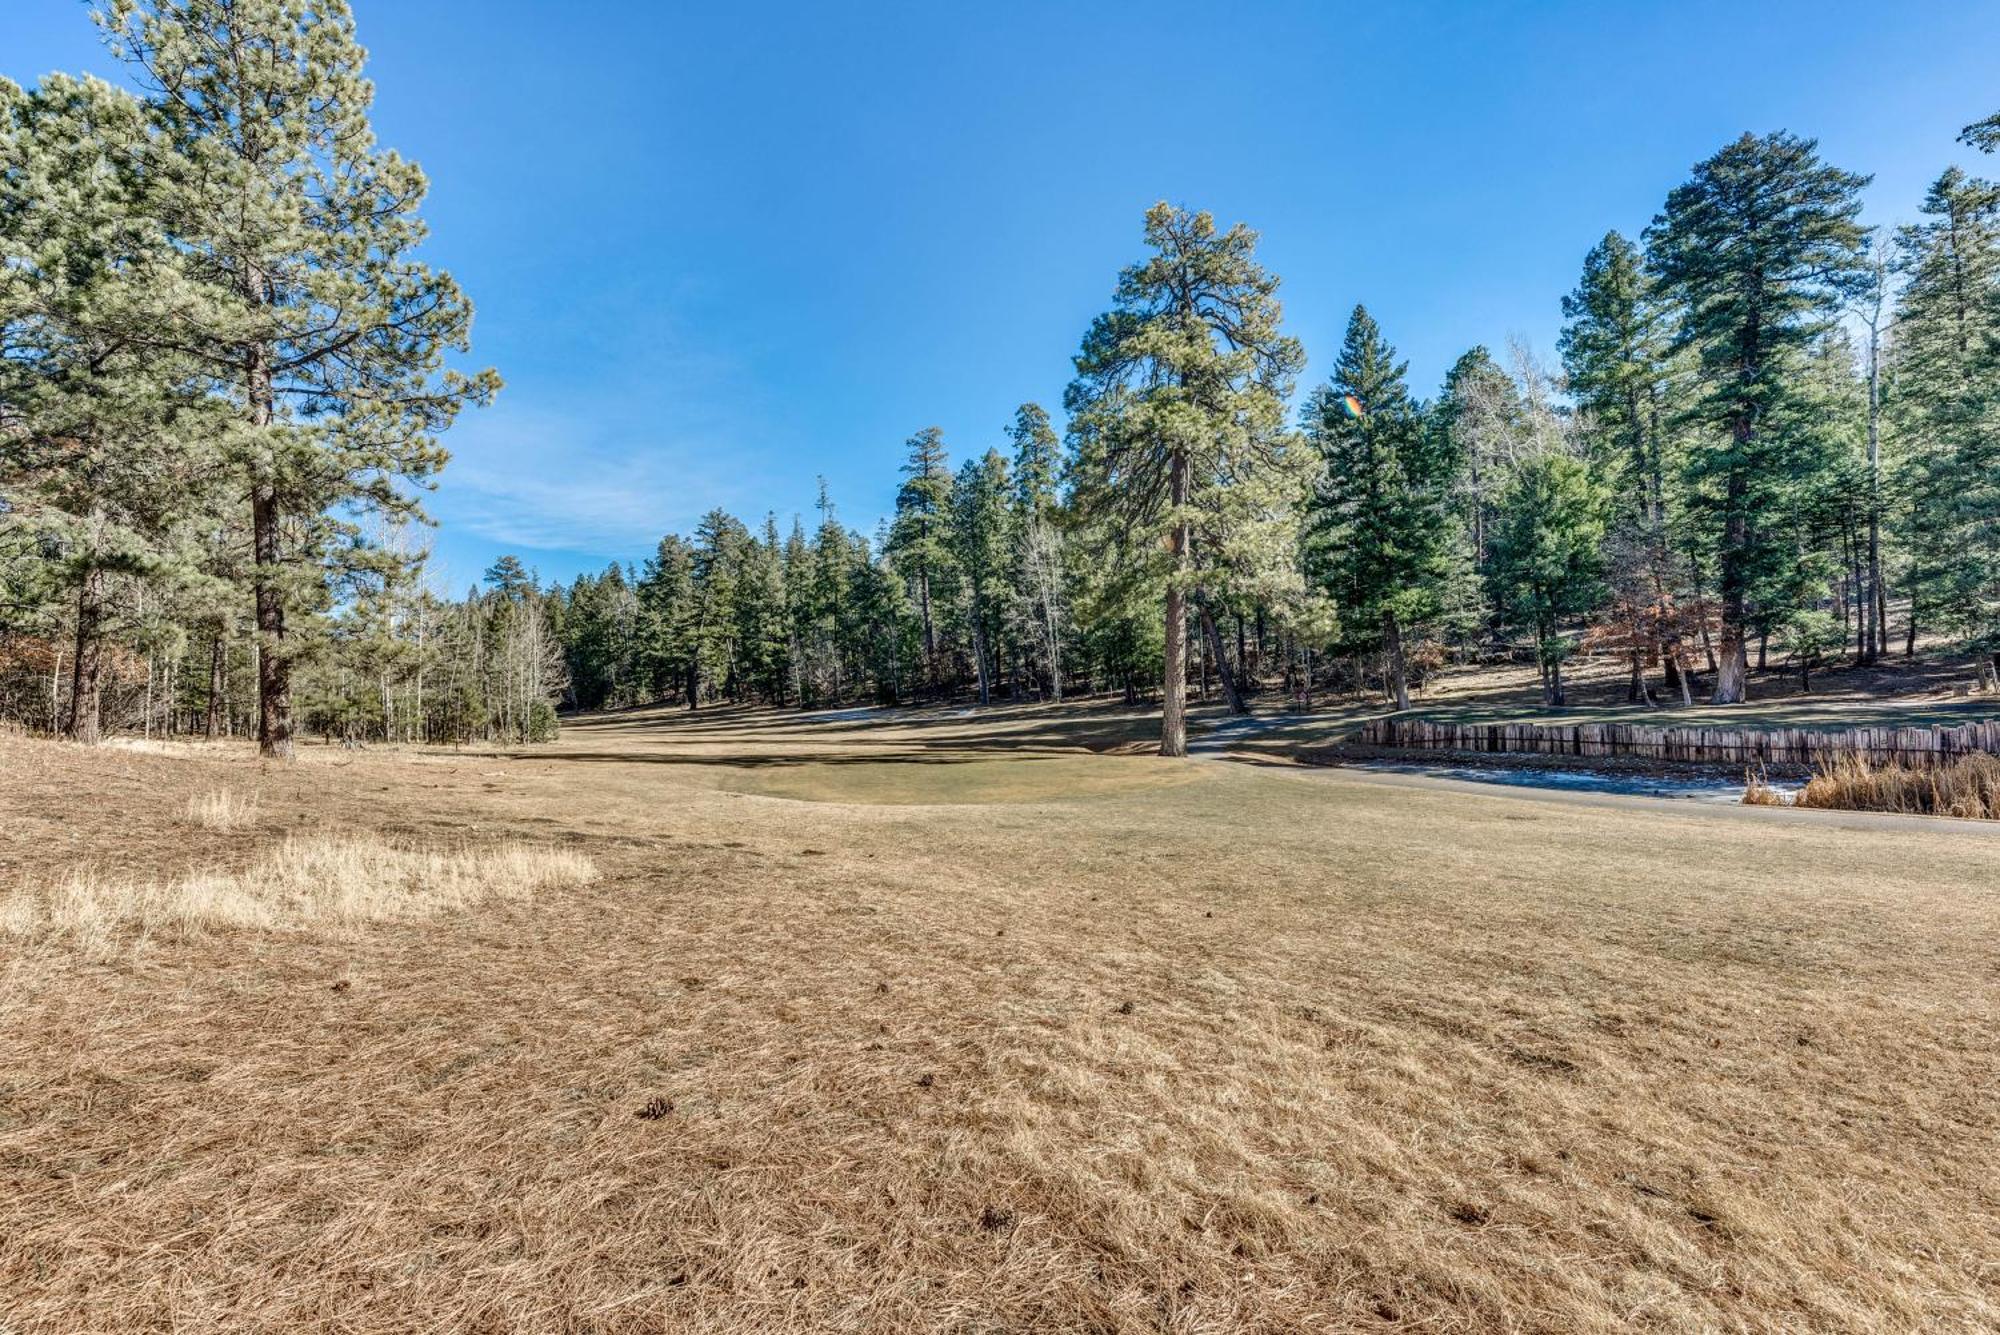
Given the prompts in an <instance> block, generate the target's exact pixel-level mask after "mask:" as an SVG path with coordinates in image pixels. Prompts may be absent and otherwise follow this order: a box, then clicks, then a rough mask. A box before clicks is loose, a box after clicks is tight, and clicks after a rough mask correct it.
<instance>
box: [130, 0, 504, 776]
mask: <svg viewBox="0 0 2000 1335" xmlns="http://www.w3.org/2000/svg"><path fill="white" fill-rule="evenodd" d="M98 16H99V19H100V22H101V23H102V25H103V27H104V29H105V31H106V33H107V34H108V36H109V38H110V41H111V44H112V47H113V49H114V50H115V51H116V52H117V53H118V54H120V55H121V56H123V57H124V58H125V59H127V60H128V61H130V62H131V63H132V64H133V65H134V66H136V67H137V68H138V70H139V72H140V74H141V77H142V79H143V80H144V82H145V83H146V85H147V86H148V88H149V91H150V93H151V108H152V111H153V113H154V116H155V118H156V120H157V122H158V125H159V128H160V131H161V135H162V139H163V141H164V146H165V149H164V151H163V152H162V153H161V155H160V162H159V170H160V171H161V173H162V174H163V176H164V177H165V178H166V185H165V188H164V189H163V191H162V194H161V206H162V220H163V221H164V223H165V225H166V227H167V230H168V231H169V233H170V234H171V235H172V236H173V238H174V241H175V243H176V245H177V247H178V248H179V249H180V250H181V251H182V253H183V255H184V256H185V257H186V260H187V262H188V264H189V266H190V268H191V270H192V271H193V272H194V273H195V274H196V275H197V276H198V277H200V278H202V279H203V280H205V281H206V283H207V284H208V285H209V286H210V287H211V288H212V289H213V290H214V291H216V292H218V293H220V294H224V295H223V296H222V298H221V299H218V300H215V301H213V302H211V303H209V304H208V305H207V306H206V307H205V308H204V309H201V310H199V311H197V312H193V313H192V314H191V318H190V319H188V320H187V321H184V322H183V323H182V324H181V326H180V328H181V331H182V332H181V334H180V337H182V338H183V340H184V341H185V342H186V344H187V345H188V346H189V347H191V348H192V349H194V350H196V351H198V352H200V353H201V354H202V355H203V356H204V357H206V358H207V359H208V361H209V364H210V367H211V371H212V373H213V374H214V375H215V376H217V377H218V379H222V380H226V381H227V382H228V383H229V384H230V387H231V391H232V393H234V394H235V395H237V396H239V398H240V401H241V403H242V404H243V414H244V428H245V429H244V430H242V431H240V432H237V433H234V434H233V435H232V436H231V437H230V442H231V445H232V448H233V453H234V462H235V465H236V468H237V470H238V473H239V475H240V478H241V485H242V486H243V488H244V490H245V491H246V492H247V498H248V500H249V503H250V508H251V518H252V537H253V546H254V556H255V579H256V585H257V590H256V596H257V627H258V635H259V648H260V653H259V656H258V664H259V683H258V684H259V694H260V710H259V721H258V738H259V743H260V745H261V747H262V749H263V751H264V753H265V754H266V755H270V756H275V757H289V756H290V755H291V751H292V728H293V723H292V704H291V673H292V665H293V662H294V659H295V657H296V655H297V649H296V646H295V644H294V643H293V637H292V635H291V632H290V630H289V628H288V625H287V617H288V614H289V612H290V610H291V609H292V608H293V607H294V606H295V605H297V604H299V603H300V602H301V601H303V600H306V599H308V598H310V597H311V596H313V595H314V594H315V593H316V591H317V587H318V585H319V583H320V581H321V580H322V578H323V571H324V568H325V566H326V565H327V564H328V563H329V562H337V561H339V560H340V559H341V553H340V548H341V547H343V546H349V545H351V544H352V542H353V540H354V538H355V531H354V529H353V528H352V526H351V525H349V524H347V523H346V522H345V521H344V520H342V519H338V518H336V517H334V514H335V511H336V510H351V509H352V508H354V507H357V506H358V507H369V508H375V509H378V510H382V511H386V512H389V513H391V514H398V513H408V512H411V511H412V510H413V509H414V507H415V502H414V500H413V499H412V498H411V497H410V496H409V495H408V493H407V492H406V491H405V490H404V489H403V488H402V487H401V486H400V485H399V481H400V480H402V479H421V478H424V477H426V476H428V475H429V474H431V473H433V472H435V471H436V470H437V468H438V467H439V466H440V465H441V464H442V463H443V462H444V451H443V449H442V448H441V447H440V446H439V444H438V442H437V436H438V434H439V433H440V432H441V431H443V430H444V429H445V428H446V427H448V426H449V425H450V424H451V422H452V419H453V418H454V417H455V416H456V415H457V413H458V411H459V409H460V408H461V407H462V406H463V405H465V404H466V403H468V402H481V401H484V400H485V399H486V398H488V397H489V396H490V395H491V394H492V393H493V392H494V390H495V389H496V388H497V387H498V383H499V382H498V379H497V377H495V376H494V375H493V373H491V372H481V373H479V374H477V375H474V376H469V377H468V376H465V375H462V374H460V373H458V372H456V371H453V370H450V369H447V368H446V367H445V365H444V361H445V358H446V355H447V354H448V353H451V352H454V351H463V350H464V349H465V348H466V346H467V339H468V335H469V331H470V328H471V322H472V307H471V304H470V303H469V302H468V301H467V300H466V299H465V297H464V295H463V294H462V293H461V292H460V291H459V289H458V287H457V285H456V284H455V283H453V282H452V280H451V279H450V277H449V276H448V275H445V274H443V273H440V272H437V271H435V270H433V269H431V268H430V267H429V266H427V265H426V264H424V263H423V262H422V261H420V260H419V259H417V258H416V253H415V252H416V250H417V248H418V247H419V246H420V245H421V244H422V242H423V240H424V237H425V234H426V229H425V227H424V224H423V222H422V220H421V219H420V218H419V217H418V213H417V210H418V206H419V204H420V203H421V201H422V199H423V196H424V192H425V188H426V182H425V179H424V175H423V173H422V172H421V171H420V170H419V169H418V168H417V167H416V166H415V164H413V163H409V162H406V161H404V160H403V159H402V158H400V157H398V156H397V155H396V154H394V153H392V152H385V151H381V150H379V149H378V148H377V147H376V145H375V139H374V135H373V133H372V131H371V130H370V128H369V122H368V111H369V106H370V103H371V102H372V100H373V95H374V94H373V89H372V87H371V85H370V84H369V83H368V82H367V80H365V79H364V78H363V77H362V74H361V67H362V61H363V52H362V49H361V47H360V45H359V44H358V43H357V42H356V41H355V36H354V21H353V16H352V14H351V13H350V11H349V8H348V5H347V3H346V0H143V2H142V0H107V3H105V4H103V5H102V6H101V7H100V9H99V11H98Z"/></svg>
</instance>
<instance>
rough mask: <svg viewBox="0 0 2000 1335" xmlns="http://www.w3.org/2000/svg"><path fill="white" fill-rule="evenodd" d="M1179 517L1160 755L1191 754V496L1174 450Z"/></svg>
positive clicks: (1172, 490)
mask: <svg viewBox="0 0 2000 1335" xmlns="http://www.w3.org/2000/svg"><path fill="white" fill-rule="evenodd" d="M1168 489H1169V499H1170V500H1171V502H1172V504H1173V507H1174V511H1175V519H1174V526H1173V531H1172V533H1171V534H1170V535H1169V537H1168V540H1167V554H1168V556H1169V557H1170V558H1171V563H1172V567H1173V568H1172V571H1171V573H1170V575H1169V576H1168V583H1167V612H1166V617H1167V622H1166V627H1165V630H1166V654H1165V658H1166V673H1165V680H1164V681H1163V682H1162V683H1161V693H1160V754H1161V755H1163V756H1185V755H1186V754H1187V652H1188V642H1187V586H1186V584H1185V582H1184V581H1185V579H1186V575H1187V564H1188V538H1189V533H1188V522H1187V519H1186V518H1185V517H1184V516H1183V514H1182V511H1183V509H1184V507H1185V506H1186V505H1187V498H1188V464H1187V456H1186V455H1185V454H1184V453H1182V452H1181V451H1179V450H1175V451H1174V456H1173V462H1172V464H1171V466H1170V473H1169V477H1168Z"/></svg>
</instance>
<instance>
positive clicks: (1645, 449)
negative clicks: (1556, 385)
mask: <svg viewBox="0 0 2000 1335" xmlns="http://www.w3.org/2000/svg"><path fill="white" fill-rule="evenodd" d="M1642 264H1643V257H1642V256H1641V255H1640V253H1639V250H1638V247H1636V246H1634V245H1633V244H1632V243H1631V242H1630V241H1627V240H1626V239H1625V238H1624V237H1623V236H1621V235H1619V234H1618V233H1617V232H1607V233H1605V234H1604V239H1603V240H1602V241H1600V242H1598V243H1597V245H1595V246H1593V247H1592V248H1591V251H1590V253H1589V254H1588V255H1586V256H1585V257H1584V261H1583V277H1582V278H1581V279H1580V280H1579V281H1578V283H1577V286H1576V290H1575V291H1574V292H1572V293H1570V294H1569V295H1568V296H1566V297H1564V298H1563V300H1562V313H1563V320H1564V321H1565V323H1564V325H1563V331H1562V334H1561V336H1560V338H1559V340H1558V342H1557V345H1556V346H1557V349H1558V351H1559V352H1560V354H1561V356H1562V363H1563V370H1564V371H1565V372H1567V373H1568V376H1569V392H1570V394H1571V396H1572V397H1573V398H1574V399H1575V401H1576V405H1577V407H1578V408H1579V409H1581V410H1582V411H1583V412H1584V414H1585V415H1586V416H1587V418H1588V423H1589V426H1588V431H1587V436H1586V439H1587V441H1588V443H1589V446H1590V454H1591V459H1592V462H1593V464H1594V465H1595V467H1596V469H1597V472H1598V474H1599V475H1600V476H1601V477H1603V478H1605V479H1607V480H1609V481H1611V483H1612V484H1613V486H1614V488H1615V493H1616V495H1617V497H1618V499H1619V501H1620V503H1621V508H1622V509H1624V510H1625V511H1626V512H1628V513H1629V515H1630V517H1631V520H1632V522H1633V523H1634V525H1635V526H1636V527H1637V529H1638V530H1639V531H1640V533H1642V534H1643V535H1646V537H1647V539H1648V540H1651V541H1658V540H1659V535H1660V534H1661V532H1662V529H1663V526H1664V524H1665V512H1666V461H1665V457H1664V456H1665V444H1666V442H1665V439H1664V432H1663V430H1662V426H1661V420H1660V419H1661V397H1662V394H1663V390H1664V383H1663V382H1664V374H1665V368H1664V365H1663V360H1664V346H1663V343H1664V340H1663V338H1662V336H1661V331H1660V312H1659V307H1658V304H1657V303H1656V302H1655V301H1654V299H1653V296H1652V293H1651V291H1650V290H1649V286H1648V283H1647V280H1646V276H1645V273H1644V270H1643V268H1642Z"/></svg>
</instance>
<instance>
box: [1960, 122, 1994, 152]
mask: <svg viewBox="0 0 2000 1335" xmlns="http://www.w3.org/2000/svg"><path fill="white" fill-rule="evenodd" d="M1958 142H1960V143H1961V144H1970V145H1972V146H1973V147H1974V148H1976V149H1978V150H1979V151H1980V152H1982V153H1996V152H2000V114H1995V115H1992V116H1988V117H1987V118H1986V119H1985V120H1983V121H1978V122H1976V123H1974V124H1972V125H1968V126H1966V127H1965V129H1964V130H1963V131H1962V132H1961V133H1960V134H1959V136H1958Z"/></svg>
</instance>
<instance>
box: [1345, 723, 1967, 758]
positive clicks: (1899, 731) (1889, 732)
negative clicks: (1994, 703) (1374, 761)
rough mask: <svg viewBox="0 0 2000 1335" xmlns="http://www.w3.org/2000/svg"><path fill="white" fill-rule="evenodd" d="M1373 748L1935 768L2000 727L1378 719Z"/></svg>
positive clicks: (1365, 730)
mask: <svg viewBox="0 0 2000 1335" xmlns="http://www.w3.org/2000/svg"><path fill="white" fill-rule="evenodd" d="M1355 740H1356V741H1358V742H1361V743H1363V744H1364V745H1368V746H1392V747H1411V748H1418V749H1423V750H1437V751H1512V752H1521V753H1525V754H1529V755H1558V756H1639V757H1644V758H1646V759H1649V760H1689V761H1702V762H1707V763H1710V764H1730V765H1736V764H1746V765H1811V764H1813V763H1814V762H1816V761H1821V760H1827V759H1831V758H1832V757H1834V756H1846V755H1862V756H1866V757H1868V758H1869V759H1871V760H1878V761H1901V762H1903V763H1904V764H1908V765H1934V764H1938V763H1940V762H1942V761H1945V760H1949V759H1951V758H1952V757H1954V756H1961V755H1965V754H1967V753H1968V752H1973V751H1984V752H1987V753H1989V754H2000V719H1994V720H1990V721H1987V722H1983V723H1962V724H1959V725H1958V726H1957V727H1951V728H1938V727H1931V728H1849V729H1847V730H1845V731H1842V732H1821V731H1817V730H1814V729H1810V728H1772V729H1768V730H1762V731H1759V730H1754V729H1747V728H1746V729H1733V728H1645V727H1640V726H1638V725H1636V724H1630V723H1577V724H1572V725H1569V726H1566V727H1552V728H1551V727H1539V726H1536V725H1535V724H1531V723H1439V722H1433V721H1431V720H1429V719H1372V720H1370V721H1369V722H1368V723H1366V724H1364V725H1362V728H1361V733H1360V735H1359V736H1358V737H1357V738H1356V739H1355Z"/></svg>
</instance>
